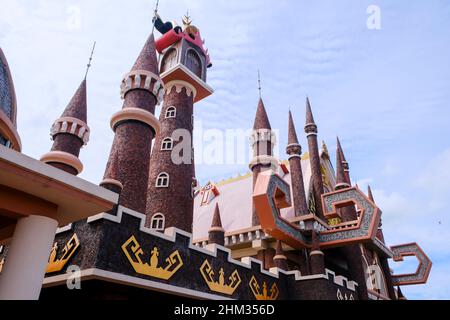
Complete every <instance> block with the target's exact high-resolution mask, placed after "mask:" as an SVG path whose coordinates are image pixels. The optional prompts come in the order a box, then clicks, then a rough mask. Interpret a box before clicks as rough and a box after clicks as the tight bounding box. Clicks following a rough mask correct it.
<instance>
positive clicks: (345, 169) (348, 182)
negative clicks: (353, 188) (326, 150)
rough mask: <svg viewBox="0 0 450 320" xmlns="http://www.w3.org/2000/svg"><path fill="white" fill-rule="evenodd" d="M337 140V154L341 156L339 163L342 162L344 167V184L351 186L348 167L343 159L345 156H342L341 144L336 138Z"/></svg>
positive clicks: (337, 138)
mask: <svg viewBox="0 0 450 320" xmlns="http://www.w3.org/2000/svg"><path fill="white" fill-rule="evenodd" d="M336 140H337V152H338V153H339V154H340V156H341V162H342V166H343V167H344V173H345V182H346V183H347V184H348V185H351V180H350V167H349V165H348V162H347V160H346V159H345V155H344V151H343V150H342V146H341V142H340V141H339V137H336Z"/></svg>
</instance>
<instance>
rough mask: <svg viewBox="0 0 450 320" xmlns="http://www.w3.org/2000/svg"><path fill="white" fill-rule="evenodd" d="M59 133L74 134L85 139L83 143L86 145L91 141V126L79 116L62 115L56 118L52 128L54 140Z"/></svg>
mask: <svg viewBox="0 0 450 320" xmlns="http://www.w3.org/2000/svg"><path fill="white" fill-rule="evenodd" d="M58 133H69V134H73V135H75V136H77V137H78V138H80V139H81V140H82V141H83V145H86V144H87V143H88V142H89V134H90V129H89V126H88V125H87V124H86V123H85V122H84V121H81V120H80V119H77V118H73V117H61V118H59V119H56V120H55V122H54V123H53V125H52V128H51V130H50V136H51V137H52V140H53V139H54V136H55V135H56V134H58Z"/></svg>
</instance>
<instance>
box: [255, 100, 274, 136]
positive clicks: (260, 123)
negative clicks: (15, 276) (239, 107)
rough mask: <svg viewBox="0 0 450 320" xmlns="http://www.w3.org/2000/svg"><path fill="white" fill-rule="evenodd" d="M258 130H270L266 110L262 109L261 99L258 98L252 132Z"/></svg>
mask: <svg viewBox="0 0 450 320" xmlns="http://www.w3.org/2000/svg"><path fill="white" fill-rule="evenodd" d="M258 129H269V130H270V129H272V128H271V127H270V122H269V117H268V116H267V112H266V108H265V107H264V102H263V101H262V98H259V102H258V109H257V110H256V116H255V123H254V125H253V130H258Z"/></svg>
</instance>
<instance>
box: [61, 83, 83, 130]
mask: <svg viewBox="0 0 450 320" xmlns="http://www.w3.org/2000/svg"><path fill="white" fill-rule="evenodd" d="M61 117H71V118H77V119H79V120H81V121H83V122H87V99H86V79H83V81H81V84H80V86H79V87H78V89H77V91H76V92H75V94H74V95H73V97H72V99H71V100H70V102H69V104H68V105H67V107H66V109H65V110H64V112H63V113H62V115H61Z"/></svg>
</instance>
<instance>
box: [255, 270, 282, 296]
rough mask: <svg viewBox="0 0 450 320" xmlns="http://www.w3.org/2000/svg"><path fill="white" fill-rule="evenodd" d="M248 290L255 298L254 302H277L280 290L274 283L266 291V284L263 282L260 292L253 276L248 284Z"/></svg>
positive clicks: (259, 287)
mask: <svg viewBox="0 0 450 320" xmlns="http://www.w3.org/2000/svg"><path fill="white" fill-rule="evenodd" d="M249 286H250V290H251V291H252V293H253V295H254V296H255V298H256V300H277V298H278V295H279V294H280V290H278V286H277V284H276V283H273V284H272V286H271V287H270V290H269V291H268V290H267V283H266V282H265V281H263V285H262V290H261V286H260V285H259V283H258V281H257V280H256V278H255V276H252V278H251V279H250V282H249Z"/></svg>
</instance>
